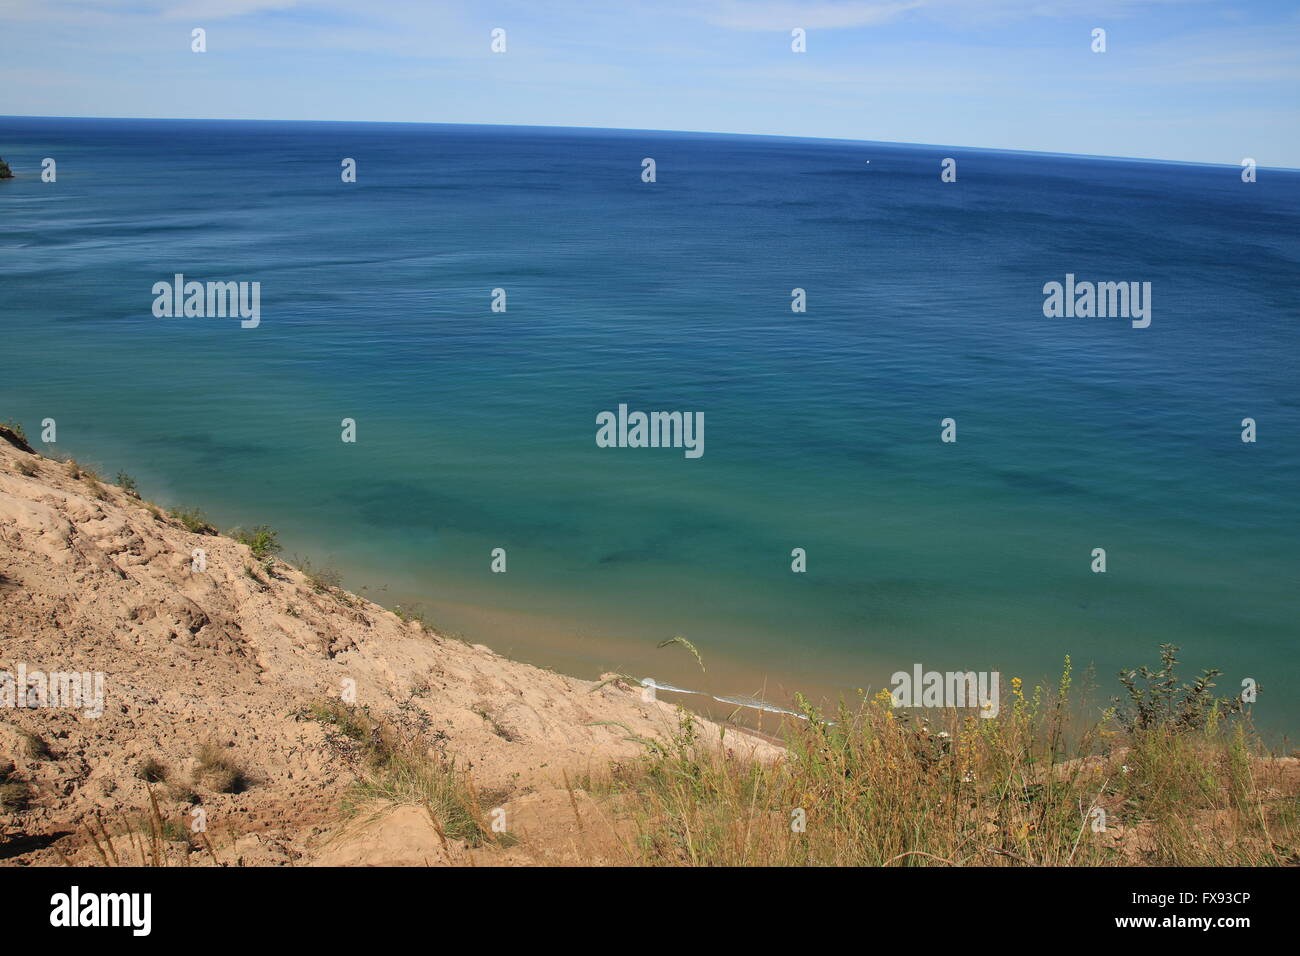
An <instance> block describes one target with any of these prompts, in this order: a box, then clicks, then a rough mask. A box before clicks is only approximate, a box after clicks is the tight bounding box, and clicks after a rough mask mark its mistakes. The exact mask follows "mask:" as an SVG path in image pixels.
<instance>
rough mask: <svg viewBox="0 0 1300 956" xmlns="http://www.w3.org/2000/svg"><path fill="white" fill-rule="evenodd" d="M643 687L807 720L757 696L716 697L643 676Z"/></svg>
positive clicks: (801, 715)
mask: <svg viewBox="0 0 1300 956" xmlns="http://www.w3.org/2000/svg"><path fill="white" fill-rule="evenodd" d="M641 685H642V686H643V687H653V688H654V689H655V690H657V691H659V690H664V691H668V692H669V693H672V694H693V695H695V696H696V697H708V698H711V699H712V700H716V701H717V702H718V703H720V704H735V705H736V706H738V707H747V708H749V709H750V710H760V711H763V712H764V713H768V714H788V715H789V716H791V717H798V718H799V719H800V720H807V719H808V718H807V717H805V716H804V715H803V714H800V713H797V712H796V711H793V710H789V709H787V708H785V707H778V706H777V705H776V704H770V703H768V702H767V701H765V700H760V699H759V698H757V697H718V696H717V695H715V694H709V693H706V692H705V691H702V690H689V689H687V688H685V687H674V686H673V685H672V684H661V683H659V682H658V681H657V680H655V679H654V678H653V677H643V678H642V679H641Z"/></svg>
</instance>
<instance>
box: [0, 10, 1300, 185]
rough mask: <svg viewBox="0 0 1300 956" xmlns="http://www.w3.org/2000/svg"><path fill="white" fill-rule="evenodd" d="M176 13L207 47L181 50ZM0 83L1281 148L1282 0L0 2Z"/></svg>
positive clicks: (1231, 158)
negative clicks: (799, 47)
mask: <svg viewBox="0 0 1300 956" xmlns="http://www.w3.org/2000/svg"><path fill="white" fill-rule="evenodd" d="M194 27H203V28H204V29H205V30H206V31H207V43H208V52H207V53H204V54H196V53H192V52H190V31H191V29H192V28H194ZM494 27H501V28H503V29H505V30H506V42H507V52H506V53H504V54H494V53H492V52H491V50H490V48H489V44H490V31H491V30H492V29H493V28H494ZM795 27H801V28H803V29H804V30H806V31H807V52H806V53H802V54H797V53H793V52H792V51H791V49H790V42H791V40H790V31H791V29H793V28H795ZM1095 27H1101V28H1104V29H1105V30H1106V32H1107V36H1106V39H1107V51H1106V52H1105V53H1093V52H1092V50H1091V42H1092V40H1091V32H1092V30H1093V28H1095ZM0 84H3V86H2V88H3V89H4V102H3V104H0V111H3V112H4V113H8V114H10V115H25V116H147V117H209V118H233V119H308V120H372V121H406V122H430V123H503V124H525V125H538V126H600V127H620V128H639V129H682V130H710V131H719V132H735V133H773V134H780V135H791V136H819V137H831V138H843V139H866V140H883V141H891V142H911V143H934V144H941V145H955V146H982V147H998V148H1006V149H1032V150H1048V151H1054V152H1069V153H1087V154H1097V155H1108V156H1138V157H1150V158H1157V159H1174V160H1187V161H1195V162H1213V163H1230V164H1234V165H1235V164H1237V163H1238V162H1240V160H1241V158H1242V157H1245V156H1251V157H1253V158H1255V159H1256V160H1257V161H1258V162H1259V163H1260V164H1261V165H1263V166H1285V167H1291V168H1300V123H1298V122H1297V112H1298V111H1300V3H1297V2H1295V0H1286V2H1282V0H1253V2H1247V0H1240V2H1220V0H833V2H832V0H822V2H807V3H797V2H766V0H756V2H749V3H740V2H732V0H644V2H642V0H601V2H590V3H588V2H574V0H557V2H553V3H550V2H546V0H531V2H499V3H498V2H491V0H482V2H440V0H366V2H358V0H346V2H344V0H337V2H336V0H178V2H171V3H162V2H157V0H75V2H74V0H0Z"/></svg>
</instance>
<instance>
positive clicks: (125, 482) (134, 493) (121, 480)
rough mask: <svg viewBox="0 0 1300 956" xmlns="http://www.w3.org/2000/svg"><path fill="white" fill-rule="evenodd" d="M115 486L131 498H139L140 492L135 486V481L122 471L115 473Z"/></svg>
mask: <svg viewBox="0 0 1300 956" xmlns="http://www.w3.org/2000/svg"><path fill="white" fill-rule="evenodd" d="M117 486H118V487H119V488H121V489H122V490H123V491H125V492H126V493H127V494H128V495H130V496H131V497H132V498H139V497H140V492H139V490H138V489H137V488H136V486H135V479H134V478H132V477H131V476H130V475H128V474H127V473H126V472H124V471H119V472H118V473H117Z"/></svg>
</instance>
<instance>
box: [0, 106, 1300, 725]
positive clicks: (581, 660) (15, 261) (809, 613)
mask: <svg viewBox="0 0 1300 956" xmlns="http://www.w3.org/2000/svg"><path fill="white" fill-rule="evenodd" d="M0 155H3V156H4V158H5V159H6V160H7V161H9V162H10V163H11V164H12V165H13V166H14V169H15V171H16V172H17V173H19V178H17V179H15V180H11V181H7V182H0V289H2V290H3V312H2V313H0V314H2V315H3V320H2V321H3V337H2V339H0V418H9V417H12V418H17V419H19V420H21V421H23V422H24V423H25V424H26V426H27V430H28V432H29V433H32V434H35V433H36V432H37V431H38V423H39V422H40V420H41V419H43V418H45V417H51V418H54V419H56V420H57V422H58V429H59V431H58V448H59V449H60V450H62V451H65V452H67V453H70V454H73V455H75V456H76V457H78V458H79V459H85V460H88V461H91V462H98V463H99V464H100V465H101V466H102V467H103V469H104V470H105V471H107V472H108V473H109V474H112V473H114V472H115V471H116V470H117V469H118V468H123V469H125V470H127V471H129V472H131V473H132V474H134V476H135V477H136V479H137V481H138V482H139V484H140V486H141V488H142V490H143V491H144V493H145V494H146V496H147V497H151V498H153V499H155V500H157V501H159V502H160V503H163V504H166V505H197V506H200V507H202V508H203V509H205V510H206V511H207V512H208V513H209V515H211V516H212V517H213V518H214V519H215V520H216V521H217V522H218V523H219V524H222V525H224V526H230V525H234V524H254V523H258V522H267V523H270V524H273V525H274V526H276V527H277V528H279V529H280V530H281V536H282V538H283V540H284V541H285V543H286V557H292V556H294V555H297V554H303V555H309V556H310V557H312V559H313V560H314V561H315V562H316V563H317V564H322V563H328V564H333V565H335V566H336V567H338V568H339V569H340V570H342V571H343V572H344V574H345V578H346V581H347V583H348V584H349V585H350V586H352V587H354V588H359V587H361V586H363V585H364V586H368V587H369V590H368V591H367V592H366V593H367V594H369V595H370V596H371V597H374V598H376V599H378V600H381V601H383V602H385V603H389V604H392V603H395V602H397V601H399V600H400V601H408V602H409V601H413V600H415V601H421V602H423V604H424V606H425V608H426V609H427V611H428V612H429V616H430V618H431V620H433V621H434V622H435V623H440V624H444V625H447V626H450V627H453V628H455V629H459V630H463V631H464V632H465V633H466V634H467V635H468V636H470V637H472V638H474V639H476V640H480V641H483V642H485V643H488V644H490V645H492V646H493V647H495V648H496V649H498V650H501V651H503V652H506V653H514V654H516V655H518V656H522V657H525V658H527V659H530V660H535V661H539V662H542V663H546V664H551V665H554V666H556V667H558V668H559V669H562V670H566V671H570V672H574V673H581V674H584V675H587V674H594V673H597V672H598V671H599V670H600V669H602V668H603V667H616V668H618V669H630V670H633V671H634V672H637V673H646V674H654V675H656V676H658V677H660V678H662V679H667V680H672V681H673V682H674V683H683V684H686V685H688V686H698V685H700V684H701V683H702V682H707V683H710V684H711V687H710V689H712V690H713V691H715V692H720V693H721V692H726V693H746V694H751V693H759V692H761V693H762V694H764V695H765V696H766V697H768V698H771V699H774V700H777V701H784V700H786V699H788V695H789V692H790V691H792V690H794V689H798V688H800V687H808V688H811V689H819V690H823V691H825V690H829V691H831V692H835V691H837V690H840V689H845V690H847V689H852V688H858V687H864V688H865V687H874V688H879V687H880V686H882V685H883V684H885V683H886V682H887V681H888V678H889V675H890V674H891V673H892V672H893V671H895V670H898V669H909V668H910V667H911V665H912V663H913V662H921V663H923V664H924V665H925V666H926V667H927V668H933V669H937V670H957V669H961V670H967V669H974V670H987V669H1001V670H1002V671H1003V672H1004V674H1006V675H1008V676H1009V675H1012V674H1015V675H1019V676H1023V677H1025V678H1027V679H1029V680H1033V679H1037V678H1039V677H1043V676H1050V675H1051V674H1053V673H1055V672H1056V671H1057V670H1058V669H1059V664H1060V661H1061V659H1062V657H1063V656H1064V655H1065V654H1067V653H1068V654H1070V655H1071V656H1072V658H1073V661H1074V665H1075V668H1076V671H1078V670H1080V669H1082V668H1085V667H1087V666H1088V665H1095V667H1096V669H1097V672H1098V682H1099V684H1100V688H1101V690H1100V692H1099V696H1100V697H1106V696H1108V695H1109V694H1110V693H1112V692H1115V691H1117V690H1118V685H1117V684H1116V683H1115V681H1114V678H1113V675H1114V673H1115V671H1117V670H1118V669H1119V668H1121V667H1123V666H1135V665H1137V664H1141V663H1152V664H1154V663H1155V661H1156V646H1157V645H1158V644H1159V643H1160V642H1162V641H1171V642H1174V643H1176V644H1179V645H1180V646H1182V647H1183V648H1184V657H1185V659H1186V661H1187V665H1188V669H1189V674H1188V676H1189V677H1190V676H1191V674H1190V671H1191V670H1192V669H1195V668H1199V667H1203V666H1218V667H1221V668H1222V669H1223V670H1224V671H1225V672H1226V675H1227V677H1226V678H1225V679H1224V680H1223V681H1222V682H1221V684H1220V686H1221V688H1222V689H1224V690H1225V692H1231V691H1232V690H1233V689H1234V688H1236V687H1238V686H1239V685H1240V680H1241V678H1243V677H1253V678H1255V679H1256V680H1258V681H1259V682H1260V683H1261V685H1262V686H1263V688H1264V690H1263V693H1262V694H1261V697H1260V703H1259V704H1258V705H1257V708H1256V716H1257V720H1258V721H1259V722H1260V723H1262V724H1265V725H1274V726H1288V727H1292V728H1293V727H1294V723H1295V720H1296V719H1297V718H1300V695H1297V693H1296V686H1297V680H1298V679H1300V664H1298V663H1297V659H1296V649H1297V644H1298V638H1300V627H1298V626H1297V621H1298V620H1300V586H1297V582H1298V579H1300V538H1298V537H1297V531H1300V494H1298V492H1300V482H1298V481H1297V473H1298V472H1297V466H1298V465H1300V364H1298V362H1297V357H1296V356H1297V349H1296V346H1297V323H1298V320H1300V233H1298V232H1297V225H1298V223H1300V215H1298V214H1300V174H1297V173H1295V172H1288V171H1281V170H1267V169H1266V170H1261V171H1260V174H1259V181H1258V182H1256V183H1253V184H1244V183H1242V182H1241V180H1240V176H1239V171H1238V170H1237V169H1235V168H1232V167H1216V166H1196V165H1183V164H1170V163H1153V162H1138V161H1127V160H1098V159H1087V158H1079V157H1062V156H1053V155H1043V154H1019V153H1011V152H997V151H980V150H964V149H958V148H955V147H928V146H926V147H922V146H898V145H890V144H881V143H850V142H834V141H814V140H795V139H780V138H766V137H737V136H710V135H697V134H689V135H688V134H671V133H658V132H655V133H649V132H634V131H584V130H543V129H524V128H494V127H454V126H405V125H360V124H319V123H245V122H193V121H139V120H53V119H48V120H47V119H14V118H9V119H0ZM45 156H51V157H54V158H56V160H57V163H58V179H57V182H55V183H42V182H41V181H40V176H39V171H40V162H41V159H42V158H43V157H45ZM647 156H649V157H653V158H654V159H655V160H656V163H657V174H658V181H657V182H655V183H653V184H647V183H643V182H642V181H641V176H640V174H641V160H642V158H643V157H647ZM948 156H951V157H954V158H956V159H957V161H958V181H957V182H956V183H943V182H941V181H940V178H939V166H940V160H941V159H942V158H944V157H948ZM343 157H354V158H355V159H356V160H357V164H358V182H356V183H355V184H344V183H342V182H341V181H340V176H339V170H340V160H341V159H342V158H343ZM177 272H180V273H184V274H185V276H186V277H187V278H188V279H198V280H242V281H254V280H255V281H260V282H261V284H262V320H261V325H260V327H258V328H256V329H241V328H240V327H239V324H238V321H237V320H232V319H219V318H172V319H165V318H164V319H160V318H155V317H154V316H153V314H152V311H151V307H152V304H153V299H154V297H153V295H152V293H151V287H152V285H153V284H154V283H155V282H157V281H160V280H169V279H171V277H172V275H173V274H174V273H177ZM1066 273H1074V274H1075V275H1076V276H1077V277H1078V278H1079V279H1080V280H1094V281H1105V280H1115V281H1120V280H1124V281H1130V280H1131V281H1148V282H1151V283H1152V287H1153V295H1152V298H1153V301H1152V306H1153V310H1152V323H1151V326H1150V327H1149V328H1146V329H1135V328H1132V327H1131V326H1130V324H1129V322H1128V321H1126V320H1118V319H1102V318H1068V319H1067V318H1055V319H1049V318H1045V317H1044V315H1043V311H1042V303H1043V294H1042V287H1043V284H1044V283H1045V282H1048V281H1052V280H1057V281H1061V280H1063V279H1064V277H1065V275H1066ZM497 287H500V288H504V289H505V290H506V292H507V296H508V300H507V301H508V311H506V312H505V313H494V312H492V311H491V310H490V301H491V299H490V296H491V290H492V289H494V288H497ZM795 287H801V288H804V289H806V290H807V295H808V310H807V312H806V313H804V314H796V313H793V312H792V311H791V308H790V302H791V290H792V289H793V288H795ZM620 402H624V403H627V404H628V405H629V406H630V407H631V408H633V409H641V410H645V411H651V410H671V409H682V410H698V411H703V412H704V413H705V422H706V428H705V454H704V456H703V457H702V458H700V459H698V460H688V459H686V458H684V457H683V455H682V453H681V451H678V450H668V449H602V448H598V447H597V446H596V443H595V432H596V426H595V416H596V414H597V412H600V411H602V410H607V409H609V410H613V409H615V408H617V406H618V404H619V403H620ZM345 417H351V418H354V419H356V420H357V423H358V441H357V443H356V444H345V443H343V442H342V441H340V437H339V436H340V420H341V419H343V418H345ZM946 417H952V418H954V419H956V421H957V429H958V441H957V442H956V443H955V444H944V443H942V442H940V440H939V437H940V425H939V423H940V420H941V419H943V418H946ZM1245 417H1251V418H1254V419H1256V421H1257V422H1258V430H1259V440H1258V442H1256V443H1254V444H1246V443H1243V442H1242V441H1241V439H1240V432H1241V425H1240V422H1241V420H1242V419H1243V418H1245ZM494 547H504V548H506V549H507V554H508V568H509V570H508V572H507V573H506V574H504V575H501V574H492V573H491V572H490V570H489V552H490V550H491V549H492V548H494ZM795 547H802V548H805V549H806V550H807V553H808V572H807V573H806V574H794V573H792V572H791V570H790V561H791V558H790V552H791V549H792V548H795ZM1096 547H1102V548H1105V549H1106V551H1107V563H1108V570H1107V572H1106V573H1105V574H1094V573H1092V572H1091V571H1090V563H1091V552H1092V549H1093V548H1096ZM385 589H386V590H385ZM674 634H682V635H685V636H686V637H688V638H689V639H690V640H692V641H693V642H694V643H695V644H696V645H697V646H698V647H699V648H700V650H701V652H702V653H703V655H704V657H705V661H706V664H707V663H708V662H709V661H710V660H711V659H712V660H714V661H716V664H715V666H714V668H712V669H711V671H710V672H709V674H708V675H707V676H706V675H701V674H699V672H698V670H697V669H696V668H695V665H694V662H693V661H692V660H691V659H690V657H689V655H687V654H684V653H682V652H681V650H680V648H675V649H665V650H655V648H654V645H655V643H656V642H658V641H661V640H664V639H666V638H668V637H671V636H673V635H674Z"/></svg>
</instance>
